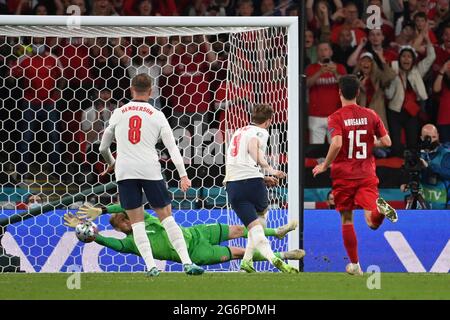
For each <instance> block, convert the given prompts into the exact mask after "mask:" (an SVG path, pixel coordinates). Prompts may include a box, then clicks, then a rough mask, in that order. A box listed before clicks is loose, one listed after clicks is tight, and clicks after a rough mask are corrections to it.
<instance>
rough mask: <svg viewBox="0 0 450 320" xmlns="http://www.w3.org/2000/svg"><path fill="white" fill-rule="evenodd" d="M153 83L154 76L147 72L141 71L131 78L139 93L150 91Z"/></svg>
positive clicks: (133, 86) (132, 85) (134, 87)
mask: <svg viewBox="0 0 450 320" xmlns="http://www.w3.org/2000/svg"><path fill="white" fill-rule="evenodd" d="M152 85H153V84H152V78H150V76H149V75H148V74H146V73H140V74H138V75H136V76H135V77H134V78H133V80H131V87H132V88H133V89H134V90H135V91H136V92H139V93H145V92H148V91H149V90H150V89H151V87H152Z"/></svg>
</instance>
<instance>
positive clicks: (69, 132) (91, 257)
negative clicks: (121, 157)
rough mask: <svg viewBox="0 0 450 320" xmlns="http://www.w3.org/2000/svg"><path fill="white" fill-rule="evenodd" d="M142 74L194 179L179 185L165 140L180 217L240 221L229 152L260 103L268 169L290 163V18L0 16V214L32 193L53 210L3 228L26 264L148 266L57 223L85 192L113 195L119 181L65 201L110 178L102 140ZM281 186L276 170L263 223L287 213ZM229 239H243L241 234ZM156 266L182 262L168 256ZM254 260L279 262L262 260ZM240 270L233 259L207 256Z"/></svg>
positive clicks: (280, 245) (91, 198)
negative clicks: (25, 21)
mask: <svg viewBox="0 0 450 320" xmlns="http://www.w3.org/2000/svg"><path fill="white" fill-rule="evenodd" d="M139 73H147V74H149V75H150V76H151V78H152V79H153V81H154V85H153V88H152V96H151V99H150V103H151V104H152V105H154V106H155V107H156V108H158V109H160V110H161V111H162V112H163V113H164V114H165V115H166V117H167V118H168V120H169V123H170V124H171V126H172V128H173V130H174V135H175V138H176V141H177V143H178V146H179V148H180V150H181V152H182V155H183V157H184V160H185V165H186V168H187V171H188V175H189V177H190V178H191V179H192V182H193V187H192V189H191V190H189V191H188V192H187V193H186V194H184V193H183V192H181V191H180V190H179V189H178V181H179V177H178V174H177V172H176V170H175V166H174V165H173V163H172V162H171V160H170V157H169V156H168V152H167V150H165V148H164V146H163V145H162V144H160V145H159V146H158V147H159V149H158V150H159V155H160V162H161V164H162V168H163V169H162V170H163V176H164V177H165V179H166V181H167V183H168V186H169V190H170V191H171V194H172V195H173V202H172V205H173V210H174V217H175V219H176V221H177V222H178V223H179V224H180V225H181V226H183V227H190V226H192V225H196V224H215V223H224V224H229V225H233V224H236V225H241V224H242V223H241V222H240V220H239V219H238V218H237V216H236V215H235V213H234V212H233V211H232V210H231V209H230V208H229V207H228V206H227V198H226V192H225V188H224V186H223V184H222V181H223V178H224V174H225V156H224V154H225V150H226V146H227V142H228V140H229V138H230V137H231V135H232V134H233V132H234V130H236V129H237V128H239V127H242V126H245V125H247V124H248V123H249V121H250V112H251V109H252V106H254V105H255V104H258V103H268V104H271V105H272V106H273V108H274V109H275V116H274V122H273V125H272V127H271V129H270V133H271V138H270V142H269V146H268V154H267V156H268V159H269V162H270V163H271V164H272V165H273V166H274V167H275V168H277V169H280V170H284V171H286V170H287V151H288V150H287V129H288V128H287V105H288V104H287V28H285V27H267V28H219V27H210V28H200V27H199V28H194V27H189V28H188V27H183V28H170V27H164V28H162V27H161V28H156V27H119V26H114V27H82V28H79V29H72V30H69V29H67V28H66V27H64V26H21V27H19V26H0V92H1V93H0V119H1V121H0V136H1V137H2V139H1V150H0V158H1V166H2V168H1V172H0V184H1V186H2V189H1V190H0V192H1V193H0V201H1V205H2V211H1V212H0V219H3V220H2V221H5V219H6V221H7V219H8V218H10V217H11V216H13V215H15V214H18V213H21V212H24V211H25V212H26V210H27V205H26V202H27V198H28V197H29V195H31V194H33V195H37V196H39V197H40V198H41V200H42V202H43V203H44V204H45V203H52V204H53V205H54V208H55V210H50V211H47V212H43V213H42V214H39V215H36V216H35V217H29V216H25V218H22V219H21V220H20V221H18V222H14V223H10V224H8V225H6V228H5V230H4V235H3V237H2V239H1V244H2V247H3V249H4V253H6V254H9V255H13V256H18V257H20V258H21V266H20V268H21V269H22V270H24V271H27V272H60V271H63V272H64V271H71V270H73V267H74V266H80V267H81V270H83V271H132V272H133V271H143V270H144V264H143V261H142V260H141V258H139V257H137V256H133V255H130V254H119V253H117V252H115V251H114V250H112V249H108V248H104V247H101V246H100V245H98V244H96V243H95V242H94V243H89V244H84V243H81V242H79V241H78V240H77V239H76V237H75V234H74V232H73V229H71V228H68V227H66V226H64V225H63V223H64V220H63V215H64V213H66V212H72V213H74V212H76V210H77V208H78V207H79V206H80V205H82V204H83V203H84V202H91V203H93V204H96V205H98V204H103V205H109V204H112V203H116V202H118V201H120V199H118V198H117V189H116V188H110V189H108V190H106V189H104V190H103V191H102V192H99V193H91V194H89V193H86V192H85V193H84V194H83V197H81V198H78V200H80V201H75V202H70V203H69V202H68V201H67V200H63V199H67V197H70V196H71V195H75V194H79V193H80V192H82V191H83V190H89V189H90V188H93V187H95V186H100V185H105V184H107V183H110V182H114V177H113V176H107V177H102V176H100V173H101V172H102V171H103V170H104V168H105V164H104V162H103V159H102V158H101V156H100V155H99V151H98V148H99V142H100V140H101V136H102V132H103V130H104V128H105V127H106V126H107V123H108V120H109V117H110V116H111V113H112V111H113V110H114V109H115V108H117V107H120V106H122V105H123V104H125V103H127V102H129V101H130V99H131V94H130V90H129V87H130V82H131V78H132V77H133V76H134V75H136V74H139ZM112 149H113V151H114V144H113V146H112ZM143 165H145V164H143ZM287 187H288V186H287V183H286V181H282V183H281V184H280V185H279V186H278V187H275V188H269V198H270V211H269V213H268V216H267V226H268V227H270V228H276V227H279V226H281V225H283V224H285V223H287V221H288V213H287ZM29 205H30V207H29V208H30V209H31V208H33V205H32V204H29ZM147 209H149V212H150V213H152V211H151V210H150V208H147ZM31 210H35V209H31ZM95 222H96V223H97V224H98V226H99V230H100V233H101V234H103V235H104V236H109V237H116V238H123V237H124V236H125V235H124V234H123V233H121V232H118V231H115V230H114V229H113V227H112V226H111V225H110V224H109V217H108V216H107V215H104V216H101V217H100V218H99V219H97V220H96V221H95ZM269 240H270V241H271V244H272V248H273V249H274V251H286V250H287V248H288V241H287V237H286V238H285V239H281V240H279V239H277V238H275V237H269ZM223 244H224V245H227V244H228V246H240V247H244V248H245V244H246V240H245V239H234V240H230V241H228V243H227V242H225V243H223ZM0 254H1V252H0ZM159 267H160V268H162V269H163V270H166V271H180V270H181V265H180V264H178V263H174V262H169V261H159ZM256 268H257V269H258V270H273V269H272V267H271V265H270V264H269V263H267V262H259V263H257V264H256ZM238 269H239V260H237V261H233V262H231V263H230V262H228V263H221V264H215V265H210V266H208V267H207V270H210V271H211V270H213V271H236V270H238Z"/></svg>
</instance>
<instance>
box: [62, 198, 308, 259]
mask: <svg viewBox="0 0 450 320" xmlns="http://www.w3.org/2000/svg"><path fill="white" fill-rule="evenodd" d="M107 213H110V214H111V217H110V224H111V225H112V226H113V227H114V229H115V230H116V231H121V232H123V233H125V234H126V235H127V236H126V237H125V238H123V239H117V238H113V237H104V236H102V235H101V234H98V233H96V235H95V240H94V241H95V242H96V243H97V244H99V245H102V246H105V247H107V248H111V249H113V250H115V251H117V252H120V253H132V254H135V255H138V256H140V254H139V250H138V248H137V247H136V244H135V242H134V238H133V234H132V232H133V230H132V228H131V222H130V220H129V219H128V217H127V215H126V213H125V209H123V208H122V207H121V206H120V205H118V204H115V205H110V206H107V207H102V208H96V207H93V206H89V205H83V206H82V207H81V208H80V209H79V211H78V212H77V213H76V214H75V215H74V214H71V213H66V214H65V215H64V220H65V223H64V224H65V225H66V226H68V227H72V228H75V227H76V226H77V224H79V223H80V222H82V221H83V219H88V220H94V219H96V218H97V217H98V216H100V215H102V214H107ZM144 223H145V230H146V233H147V236H148V238H149V240H150V244H151V247H152V252H153V255H154V257H155V258H156V259H158V260H170V261H175V262H181V260H180V258H179V256H178V254H177V252H176V251H175V249H174V248H173V247H172V245H171V244H170V241H169V238H168V236H167V233H166V231H165V229H164V227H163V226H162V224H161V222H160V221H159V219H158V218H156V217H154V216H152V215H150V214H149V213H147V212H146V213H145V216H144ZM297 224H298V223H297V221H290V222H289V223H288V224H286V225H283V226H281V227H279V228H276V229H272V228H265V229H264V232H265V234H266V236H274V237H276V238H278V239H282V238H283V237H284V236H286V234H287V233H288V232H290V231H292V230H295V229H296V227H297ZM181 230H182V232H183V236H184V239H185V241H186V244H187V248H188V252H189V255H190V257H191V259H192V261H193V262H194V263H196V264H198V265H211V264H218V263H224V262H227V261H230V260H233V259H242V257H243V256H244V253H245V248H241V247H234V246H223V245H220V243H222V242H224V241H227V240H231V239H237V238H242V237H247V235H248V231H247V229H246V228H245V227H244V226H240V225H227V224H221V223H216V224H199V225H194V226H192V227H188V228H183V227H182V228H181ZM275 255H276V256H277V257H278V258H280V259H284V260H300V259H302V258H303V257H304V256H305V252H304V251H303V250H301V249H295V250H291V251H287V252H276V253H275ZM253 259H254V261H265V260H266V259H265V258H264V257H263V256H262V255H261V254H260V253H259V252H257V253H256V254H255V256H254V257H253Z"/></svg>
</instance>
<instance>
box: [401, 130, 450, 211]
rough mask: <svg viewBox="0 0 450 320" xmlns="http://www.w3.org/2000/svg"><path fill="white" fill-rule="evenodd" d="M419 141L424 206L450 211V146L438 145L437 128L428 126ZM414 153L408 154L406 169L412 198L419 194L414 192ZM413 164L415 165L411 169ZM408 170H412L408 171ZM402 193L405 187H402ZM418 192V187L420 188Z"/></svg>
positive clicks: (419, 165)
mask: <svg viewBox="0 0 450 320" xmlns="http://www.w3.org/2000/svg"><path fill="white" fill-rule="evenodd" d="M420 139H421V140H420V142H419V145H418V146H419V149H420V153H418V154H417V164H418V165H417V169H420V170H417V173H418V174H417V182H420V187H421V188H422V194H423V197H424V201H425V204H426V206H427V208H429V209H446V208H450V146H448V145H444V144H441V143H440V142H439V134H438V131H437V129H436V127H435V126H434V125H432V124H426V125H424V126H423V127H422V132H421V137H420ZM414 157H415V155H414V153H413V152H409V153H406V154H405V169H406V171H408V174H409V182H408V187H407V188H409V189H410V191H411V196H412V197H414V195H415V194H417V193H418V190H413V189H415V186H416V181H415V180H416V179H415V176H416V175H415V171H416V170H415V169H414V168H412V169H411V167H414V163H415V161H414ZM408 163H409V165H408ZM411 164H413V165H412V166H410V165H411ZM408 167H410V168H409V170H408ZM401 188H402V190H405V189H406V185H402V187H401ZM417 189H418V185H417Z"/></svg>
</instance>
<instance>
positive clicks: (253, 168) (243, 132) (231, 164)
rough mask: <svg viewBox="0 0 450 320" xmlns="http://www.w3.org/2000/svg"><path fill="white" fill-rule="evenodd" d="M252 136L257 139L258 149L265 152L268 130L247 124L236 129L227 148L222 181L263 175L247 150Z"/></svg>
mask: <svg viewBox="0 0 450 320" xmlns="http://www.w3.org/2000/svg"><path fill="white" fill-rule="evenodd" d="M252 138H257V139H258V140H259V146H260V150H261V151H262V152H263V153H264V154H265V153H266V149H267V141H268V140H269V132H268V131H267V130H266V129H263V128H260V127H257V126H255V125H248V126H246V127H242V128H240V129H238V130H236V132H235V133H234V134H233V136H232V137H231V140H230V143H229V146H228V149H227V156H226V169H225V170H226V175H225V179H224V182H228V181H239V180H245V179H251V178H263V177H264V174H263V173H262V172H261V170H260V167H259V166H258V164H257V163H256V161H255V160H254V159H253V158H252V157H251V156H250V153H249V151H248V146H249V143H250V141H251V139H252Z"/></svg>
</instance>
